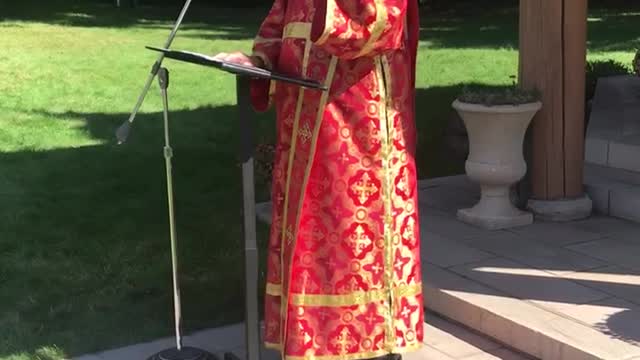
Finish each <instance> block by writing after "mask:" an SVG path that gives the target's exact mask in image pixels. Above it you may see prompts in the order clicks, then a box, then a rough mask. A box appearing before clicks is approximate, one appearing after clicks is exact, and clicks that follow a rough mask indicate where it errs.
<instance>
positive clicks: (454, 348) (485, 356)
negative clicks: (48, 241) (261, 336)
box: [73, 314, 530, 360]
mask: <svg viewBox="0 0 640 360" xmlns="http://www.w3.org/2000/svg"><path fill="white" fill-rule="evenodd" d="M425 334H428V335H429V336H428V337H427V339H426V341H425V346H424V347H423V348H422V349H420V350H419V351H417V352H414V353H411V354H407V355H405V356H404V357H403V358H404V359H405V360H499V359H506V360H527V359H530V358H528V357H525V356H524V355H520V354H518V353H516V352H513V351H511V350H509V349H507V348H505V347H504V346H502V345H499V344H497V343H495V342H493V341H491V340H489V339H487V338H486V337H484V336H480V335H478V334H477V333H474V332H472V331H469V330H467V329H465V328H463V327H461V326H459V325H457V324H454V323H452V322H450V321H448V320H445V319H443V318H441V317H438V316H435V315H433V314H428V316H427V324H426V328H425ZM183 343H184V345H185V346H196V347H199V348H201V349H205V350H207V351H210V352H211V353H213V354H215V355H217V356H218V357H219V359H220V360H223V354H224V353H226V352H233V353H234V354H236V355H238V356H240V357H241V358H243V356H244V354H245V350H244V326H243V325H242V324H237V325H233V326H227V327H221V328H217V329H210V330H205V331H200V332H197V333H194V334H191V335H189V336H187V337H185V339H184V341H183ZM171 346H175V342H174V340H173V339H172V338H166V339H160V340H156V341H153V342H149V343H143V344H137V345H133V346H128V347H124V348H121V349H115V350H110V351H105V352H101V353H97V354H91V355H84V356H80V357H77V358H74V359H73V360H145V359H147V357H149V356H150V355H152V354H154V353H156V352H158V351H161V350H163V349H165V348H169V347H171ZM278 359H280V356H279V354H278V353H277V352H275V351H271V350H264V353H263V354H262V356H261V360H278Z"/></svg>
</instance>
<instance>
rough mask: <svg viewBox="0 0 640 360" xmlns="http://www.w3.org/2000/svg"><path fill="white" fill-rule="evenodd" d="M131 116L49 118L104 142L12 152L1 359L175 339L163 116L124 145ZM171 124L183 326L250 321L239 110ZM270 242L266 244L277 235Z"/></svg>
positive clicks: (1, 161)
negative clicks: (75, 124) (119, 140)
mask: <svg viewBox="0 0 640 360" xmlns="http://www.w3.org/2000/svg"><path fill="white" fill-rule="evenodd" d="M127 115H128V114H82V113H65V114H48V116H49V117H50V118H51V119H52V121H56V120H55V119H60V118H65V119H69V118H72V119H80V120H84V121H85V122H86V127H87V131H89V132H90V133H91V135H92V136H94V137H95V138H97V139H103V140H104V141H105V144H104V145H98V146H88V147H81V148H75V149H53V150H47V151H22V152H15V153H2V154H0V168H1V169H2V172H1V173H0V203H1V204H2V206H1V207H0V234H2V236H0V256H1V257H2V262H0V308H1V309H3V311H2V312H1V313H0V324H1V327H2V329H3V331H1V332H0V358H3V357H10V356H11V355H17V356H20V354H27V355H26V357H25V359H32V358H37V356H36V352H37V351H39V350H40V351H42V349H43V347H45V346H49V345H55V346H56V347H58V348H59V349H61V351H63V352H64V353H65V354H66V355H67V356H74V355H79V354H82V353H86V352H94V351H97V350H103V349H105V348H111V347H118V346H122V345H126V344H131V343H137V342H140V341H145V340H150V339H154V338H157V337H162V336H167V335H170V334H171V332H172V329H173V324H172V321H173V318H172V298H171V296H172V295H171V282H170V280H171V278H170V256H169V237H168V225H167V223H168V221H167V211H166V196H167V195H166V187H165V186H166V184H165V169H164V159H163V157H162V146H163V133H162V131H163V130H162V122H161V114H159V113H153V114H141V115H140V117H139V119H138V122H137V123H136V124H135V127H134V129H133V131H132V135H131V138H130V141H129V142H128V143H127V144H125V145H122V146H117V145H114V143H113V136H112V134H113V130H114V129H115V128H116V127H117V126H118V125H119V124H120V123H121V122H122V120H123V119H126V118H127ZM171 115H172V116H171V118H172V130H173V131H172V138H173V141H172V142H173V144H172V145H173V147H174V151H175V158H174V159H173V160H174V183H175V197H176V220H177V226H178V238H179V242H180V245H179V247H180V256H181V265H182V271H181V278H182V290H183V295H184V298H183V301H184V324H185V326H186V328H187V330H196V329H200V328H206V327H211V326H217V325H222V324H226V323H234V322H238V321H240V320H241V319H242V307H241V304H242V303H243V295H242V293H243V287H242V284H243V278H242V268H243V263H242V252H241V250H242V246H243V245H242V242H241V241H242V235H241V217H240V215H241V214H240V201H241V181H240V176H241V173H240V168H239V166H238V163H237V157H236V153H237V151H236V149H237V144H238V139H237V138H238V136H237V133H238V129H237V126H236V125H235V121H234V116H235V109H234V108H233V107H230V106H229V107H217V108H201V109H196V110H181V111H175V112H172V114H171ZM58 121H65V120H58ZM265 126H266V125H265ZM261 196H264V194H262V195H261ZM236 224H237V226H236ZM259 234H260V235H259V239H260V241H261V243H262V244H264V241H266V228H264V227H260V229H259ZM18 359H22V357H18Z"/></svg>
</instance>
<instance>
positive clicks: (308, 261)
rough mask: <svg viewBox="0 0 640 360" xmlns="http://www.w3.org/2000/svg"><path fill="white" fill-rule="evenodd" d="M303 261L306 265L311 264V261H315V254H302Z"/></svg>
mask: <svg viewBox="0 0 640 360" xmlns="http://www.w3.org/2000/svg"><path fill="white" fill-rule="evenodd" d="M302 263H303V264H304V265H311V263H313V256H311V254H310V253H307V254H304V255H303V256H302Z"/></svg>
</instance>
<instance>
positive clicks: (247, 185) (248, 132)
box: [116, 46, 328, 360]
mask: <svg viewBox="0 0 640 360" xmlns="http://www.w3.org/2000/svg"><path fill="white" fill-rule="evenodd" d="M147 48H148V49H150V50H153V51H158V52H161V53H162V54H163V56H164V57H167V58H170V59H174V60H178V61H183V62H189V63H193V64H197V65H203V66H208V67H213V68H215V69H219V70H222V71H225V72H228V73H231V74H234V75H236V96H237V107H238V120H239V127H240V132H241V140H240V158H241V161H242V193H243V219H244V228H243V230H244V231H243V233H244V241H245V248H244V253H245V256H244V260H245V300H246V303H245V306H246V308H245V329H246V333H245V335H246V356H247V359H248V360H258V359H259V358H260V334H259V318H258V279H259V271H258V247H257V241H256V209H255V182H254V159H253V152H254V149H253V143H252V140H253V139H252V137H253V134H252V121H251V110H250V108H251V104H250V99H249V80H250V79H251V78H258V79H270V80H272V81H282V82H287V83H291V84H295V85H298V86H301V87H304V88H308V89H312V90H322V91H327V90H328V89H327V87H326V86H325V85H322V84H320V83H318V82H315V81H312V80H308V79H301V78H295V77H290V76H286V75H283V74H279V73H277V72H273V71H268V70H265V69H260V68H256V67H250V66H243V65H238V64H233V63H228V62H224V61H220V60H216V59H214V58H212V57H209V56H207V55H203V54H199V53H194V52H188V51H178V50H169V49H163V48H155V47H149V46H148V47H147ZM159 75H160V76H159V80H160V87H161V90H162V95H163V104H164V108H165V114H164V115H165V138H166V146H165V158H166V161H167V179H168V180H167V182H168V185H169V186H170V184H171V182H170V170H169V169H170V167H171V163H170V157H171V148H170V147H169V144H168V139H169V137H168V133H167V131H168V130H167V123H168V120H167V118H168V110H167V107H168V106H167V103H168V101H167V100H166V94H167V92H166V88H167V86H168V71H167V70H166V69H164V68H162V69H161V70H160V72H159ZM129 126H130V122H129V121H127V122H125V123H124V124H123V125H122V126H121V127H120V128H119V129H118V131H117V132H116V134H117V136H118V138H119V140H121V142H122V141H124V140H125V139H126V136H127V135H128V132H129V131H128V130H129ZM168 190H169V202H170V209H169V211H170V216H171V223H172V224H173V220H172V219H173V209H172V190H171V189H170V188H169V189H168ZM172 226H173V225H172ZM174 237H175V230H172V239H173V238H174ZM172 252H173V254H174V255H173V257H172V259H173V263H174V266H173V269H174V295H175V298H176V300H177V301H176V306H175V310H176V340H177V348H172V349H167V350H164V351H163V352H161V353H159V354H156V355H154V356H152V357H151V358H150V359H153V360H156V359H167V360H182V358H180V359H178V358H176V357H175V354H176V353H179V352H180V350H179V349H180V347H181V340H180V339H181V335H180V326H179V322H180V307H179V290H178V285H177V265H176V262H177V257H176V255H175V242H174V241H173V240H172ZM184 349H186V350H188V351H190V352H197V351H202V350H199V349H196V348H192V347H188V348H184ZM162 354H171V356H173V357H171V358H167V357H166V356H164V357H163V356H161V355H162ZM209 355H210V354H208V353H206V352H204V351H202V353H201V354H200V355H198V354H196V356H200V357H192V358H193V359H203V360H204V359H210V358H211V357H206V356H209ZM211 356H212V355H211ZM187 358H189V357H185V359H187ZM225 360H240V359H239V358H238V357H237V356H235V355H234V354H232V353H227V354H225Z"/></svg>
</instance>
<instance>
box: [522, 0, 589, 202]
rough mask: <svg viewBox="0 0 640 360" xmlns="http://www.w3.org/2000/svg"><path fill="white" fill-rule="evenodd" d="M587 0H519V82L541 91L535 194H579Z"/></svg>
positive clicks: (555, 196) (540, 196) (534, 126)
mask: <svg viewBox="0 0 640 360" xmlns="http://www.w3.org/2000/svg"><path fill="white" fill-rule="evenodd" d="M586 30H587V0H521V1H520V84H521V85H522V86H523V87H525V88H529V89H531V88H537V89H538V90H540V91H541V92H542V102H543V108H542V110H541V111H540V112H539V113H538V114H537V115H536V117H535V118H534V120H533V123H532V128H531V136H532V149H531V150H532V154H531V159H530V161H529V164H528V165H529V167H530V176H531V178H530V181H531V193H532V194H531V196H532V198H533V199H535V200H561V199H575V198H578V197H582V196H583V185H582V184H583V182H582V181H583V162H584V108H585V98H584V91H585V61H586Z"/></svg>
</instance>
